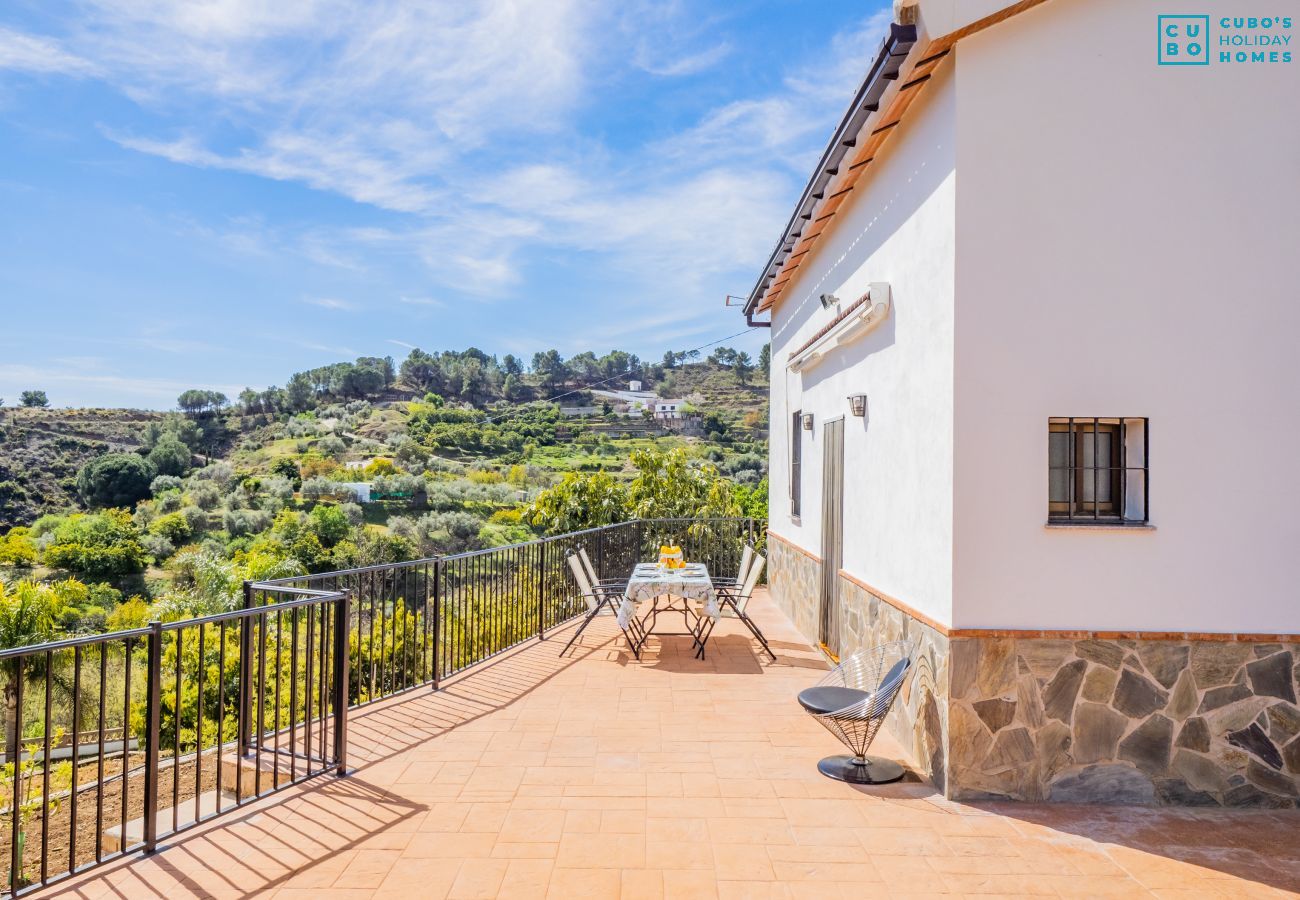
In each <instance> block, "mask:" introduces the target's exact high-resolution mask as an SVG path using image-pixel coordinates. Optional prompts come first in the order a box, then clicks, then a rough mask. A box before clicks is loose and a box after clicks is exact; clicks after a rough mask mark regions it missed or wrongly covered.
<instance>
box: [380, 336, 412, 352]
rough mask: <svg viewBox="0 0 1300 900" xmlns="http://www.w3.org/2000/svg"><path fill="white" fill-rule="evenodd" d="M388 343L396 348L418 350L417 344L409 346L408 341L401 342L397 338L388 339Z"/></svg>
mask: <svg viewBox="0 0 1300 900" xmlns="http://www.w3.org/2000/svg"><path fill="white" fill-rule="evenodd" d="M387 343H389V344H392V345H393V346H394V347H405V348H406V349H407V350H415V349H416V346H415V344H408V343H407V342H406V341H399V340H397V339H396V338H388V339H387Z"/></svg>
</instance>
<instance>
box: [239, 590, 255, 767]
mask: <svg viewBox="0 0 1300 900" xmlns="http://www.w3.org/2000/svg"><path fill="white" fill-rule="evenodd" d="M243 608H244V609H252V608H253V583H252V582H251V581H245V582H244V603H243ZM252 680H253V629H252V616H243V617H241V618H240V620H239V755H240V756H247V755H248V748H249V745H250V740H249V737H250V729H251V727H252V722H251V721H250V718H251V715H252V714H251V712H250V709H249V708H250V706H251V701H252V697H253V692H252V684H251V682H252Z"/></svg>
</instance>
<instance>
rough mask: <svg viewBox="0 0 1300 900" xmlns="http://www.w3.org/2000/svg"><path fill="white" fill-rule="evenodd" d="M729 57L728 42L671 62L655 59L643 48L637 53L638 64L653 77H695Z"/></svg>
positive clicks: (729, 46)
mask: <svg viewBox="0 0 1300 900" xmlns="http://www.w3.org/2000/svg"><path fill="white" fill-rule="evenodd" d="M729 55H731V45H730V44H729V43H727V42H726V41H723V42H721V43H718V44H714V45H713V46H712V47H709V48H707V49H705V50H701V51H700V52H698V53H691V54H689V55H687V56H679V57H677V58H676V59H669V60H663V59H658V60H657V59H654V58H653V57H652V55H651V54H650V53H649V51H648V48H646V47H644V46H643V47H642V48H640V50H639V52H638V53H637V56H636V64H637V65H638V66H640V67H641V68H642V69H645V70H646V71H647V72H649V73H650V74H651V75H664V76H667V77H678V76H682V75H695V74H698V73H700V72H703V71H705V70H706V69H711V68H713V67H714V66H716V65H717V64H718V63H720V62H722V60H724V59H726V58H727V57H728V56H729Z"/></svg>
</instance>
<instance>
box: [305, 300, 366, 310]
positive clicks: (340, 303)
mask: <svg viewBox="0 0 1300 900" xmlns="http://www.w3.org/2000/svg"><path fill="white" fill-rule="evenodd" d="M302 302H303V303H307V304H309V305H311V306H319V307H320V308H321V309H335V310H339V311H342V312H351V311H353V310H355V309H356V308H357V305H356V304H355V303H352V302H350V301H348V300H339V299H337V298H335V297H308V298H307V299H305V300H303V301H302Z"/></svg>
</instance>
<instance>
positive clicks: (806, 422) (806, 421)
mask: <svg viewBox="0 0 1300 900" xmlns="http://www.w3.org/2000/svg"><path fill="white" fill-rule="evenodd" d="M812 427H813V414H812V413H804V414H803V430H804V431H812Z"/></svg>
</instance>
